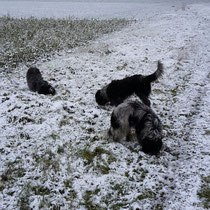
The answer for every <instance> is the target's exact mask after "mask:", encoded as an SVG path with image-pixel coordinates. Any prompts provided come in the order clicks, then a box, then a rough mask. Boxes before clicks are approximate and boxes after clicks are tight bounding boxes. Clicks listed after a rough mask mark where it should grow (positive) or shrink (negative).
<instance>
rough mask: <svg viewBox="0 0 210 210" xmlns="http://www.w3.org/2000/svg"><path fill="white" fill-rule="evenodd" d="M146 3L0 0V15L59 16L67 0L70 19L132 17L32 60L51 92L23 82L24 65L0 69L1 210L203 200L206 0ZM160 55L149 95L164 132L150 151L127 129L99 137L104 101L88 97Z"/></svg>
mask: <svg viewBox="0 0 210 210" xmlns="http://www.w3.org/2000/svg"><path fill="white" fill-rule="evenodd" d="M148 2H150V3H147V1H143V2H142V3H141V1H139V2H137V1H135V2H133V3H126V2H125V1H124V3H120V2H119V1H116V2H115V3H114V4H113V3H108V2H106V3H105V2H100V3H99V2H96V3H93V2H91V3H90V5H91V6H90V5H89V6H90V7H86V6H87V5H88V4H89V3H85V2H83V3H81V2H80V3H75V2H74V3H70V2H67V1H66V2H65V3H64V4H61V6H60V7H56V9H55V7H53V6H52V8H51V7H50V6H49V4H51V3H49V2H48V3H46V2H41V3H40V4H38V3H36V2H33V3H31V4H30V5H32V4H36V5H37V7H35V6H30V7H31V10H30V11H28V7H29V6H27V5H28V3H27V2H24V3H23V2H21V1H18V3H17V4H16V3H14V2H6V1H2V2H0V5H1V6H0V15H4V14H5V13H9V14H10V15H12V16H13V15H14V16H16V17H20V16H24V17H28V16H31V15H37V16H38V17H42V16H46V15H47V16H48V14H49V17H60V15H61V17H64V16H68V15H69V11H67V10H65V9H66V8H67V7H66V6H65V4H67V3H68V4H72V5H73V4H74V6H75V7H74V8H77V9H73V8H72V12H71V15H73V16H76V17H79V18H81V17H82V18H83V17H94V18H96V17H98V18H110V17H125V18H135V19H136V20H137V21H136V22H135V23H132V24H131V25H130V26H128V27H127V28H124V29H122V30H121V31H118V32H114V33H112V34H108V35H104V36H102V37H101V38H99V39H97V40H95V41H92V42H90V43H89V44H87V45H86V46H81V47H77V48H73V49H72V50H71V51H69V52H68V53H66V52H63V53H60V54H59V55H57V56H54V57H52V58H51V59H50V60H49V61H45V62H38V63H37V67H38V68H39V69H40V70H41V72H42V73H43V77H44V78H45V79H46V80H48V81H50V83H51V84H53V86H54V87H55V88H56V90H57V94H56V95H55V96H45V95H38V94H37V93H34V92H31V91H29V90H28V87H27V84H26V78H25V75H26V71H27V67H26V66H25V65H21V66H20V67H18V68H16V69H15V70H14V71H12V72H11V73H9V74H8V73H5V72H2V71H0V103H1V109H0V165H1V168H0V176H1V177H0V178H1V179H0V209H1V210H8V209H30V208H31V209H66V210H68V209H75V210H76V209H81V210H83V209H91V210H92V209H113V210H114V209H130V210H134V209H136V210H137V209H141V210H162V209H164V210H202V209H208V208H210V203H209V202H210V200H209V193H210V189H209V185H210V174H209V172H210V144H209V139H210V126H209V125H210V105H209V104H210V36H209V34H210V3H208V2H207V1H206V2H204V1H194V2H193V1H184V2H185V3H182V1H155V0H154V1H148ZM9 3H11V6H10V7H9V6H8V5H9ZM53 4H58V2H57V3H53ZM53 4H52V5H53ZM105 4H106V6H104V5H105ZM121 4H122V5H123V6H122V8H123V9H122V10H121V9H120V8H119V6H120V5H121ZM125 4H127V5H129V7H126V6H125ZM4 5H7V6H4ZM12 5H13V6H12ZM16 5H19V8H20V7H21V6H22V9H21V10H20V9H19V8H18V6H17V7H16ZM38 5H40V8H39V7H38ZM46 5H47V6H46ZM102 5H103V6H102ZM2 6H3V7H2ZM46 7H49V8H50V9H49V10H45V8H46ZM99 7H102V10H99ZM2 8H3V9H2ZM5 8H8V9H5ZM17 8H18V9H17ZM25 8H26V9H25ZM94 8H97V9H96V10H95V9H94ZM32 9H34V10H32ZM48 12H49V13H48ZM61 13H62V14H61ZM157 60H161V61H162V62H163V64H164V67H165V73H164V75H163V77H162V78H161V79H160V80H159V82H157V83H155V84H153V87H152V89H153V91H152V95H151V103H152V108H153V109H154V111H155V112H156V113H157V114H158V115H159V117H160V119H161V120H162V123H163V126H164V135H165V137H164V139H163V142H164V147H163V149H162V150H161V152H160V154H159V155H158V156H150V155H146V154H144V153H143V152H142V151H141V147H140V146H139V144H138V143H137V141H136V140H135V139H133V141H131V142H126V141H125V140H122V141H121V142H119V143H116V142H112V141H111V140H110V139H107V138H106V135H105V134H106V131H107V129H108V128H109V125H110V114H111V112H112V109H113V107H99V106H98V105H97V104H96V102H95V98H94V95H95V92H96V90H97V89H99V88H101V87H102V86H104V85H105V84H107V83H109V82H110V81H111V80H113V79H119V78H123V77H125V76H129V75H133V74H136V73H141V74H144V75H147V74H150V73H152V72H154V70H155V69H156V64H157Z"/></svg>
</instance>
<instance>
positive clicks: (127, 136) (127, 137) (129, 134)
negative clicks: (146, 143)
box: [126, 131, 132, 141]
mask: <svg viewBox="0 0 210 210" xmlns="http://www.w3.org/2000/svg"><path fill="white" fill-rule="evenodd" d="M131 139H132V135H131V131H129V132H128V133H127V135H126V141H131Z"/></svg>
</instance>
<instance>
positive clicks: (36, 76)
mask: <svg viewBox="0 0 210 210" xmlns="http://www.w3.org/2000/svg"><path fill="white" fill-rule="evenodd" d="M26 80H27V83H28V87H29V89H30V90H32V91H34V92H36V91H37V92H38V93H39V94H45V95H47V94H52V95H54V94H55V89H54V88H53V87H52V86H51V85H50V84H49V83H48V82H47V81H45V80H43V78H42V75H41V73H40V71H39V69H37V68H35V67H31V68H29V69H28V71H27V74H26Z"/></svg>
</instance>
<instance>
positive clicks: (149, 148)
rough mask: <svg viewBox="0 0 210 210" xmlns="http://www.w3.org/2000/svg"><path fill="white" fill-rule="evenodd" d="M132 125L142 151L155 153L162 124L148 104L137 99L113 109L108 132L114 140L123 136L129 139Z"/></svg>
mask: <svg viewBox="0 0 210 210" xmlns="http://www.w3.org/2000/svg"><path fill="white" fill-rule="evenodd" d="M132 127H133V128H134V129H135V132H136V137H137V139H138V142H139V143H140V145H141V146H142V150H143V152H145V153H149V154H157V153H158V152H159V151H160V149H161V147H162V138H163V134H162V124H161V121H160V119H159V118H158V116H157V115H156V114H155V113H154V112H153V110H152V109H151V108H150V107H149V106H146V105H145V104H143V103H141V102H139V101H126V102H124V103H122V104H120V105H119V106H117V107H116V108H115V109H114V110H113V112H112V115H111V127H110V129H109V132H108V134H109V136H111V137H112V138H113V139H114V141H119V140H120V139H122V138H124V137H126V138H127V139H129V136H130V131H131V128H132Z"/></svg>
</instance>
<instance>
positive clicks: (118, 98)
mask: <svg viewBox="0 0 210 210" xmlns="http://www.w3.org/2000/svg"><path fill="white" fill-rule="evenodd" d="M162 74H163V64H162V63H161V62H160V61H158V65H157V70H156V71H155V72H154V73H153V74H151V75H147V76H143V75H141V74H136V75H133V76H131V77H126V78H124V79H121V80H113V81H112V82H111V83H110V84H108V85H107V86H105V87H104V88H102V89H101V90H98V91H97V92H96V94H95V99H96V102H97V103H98V104H99V105H105V104H106V103H108V102H110V103H111V104H112V105H115V106H116V105H118V104H120V103H122V102H123V101H124V100H125V99H126V98H128V97H129V96H131V95H132V94H133V93H135V94H136V95H137V96H138V97H139V98H140V99H141V100H142V102H143V103H144V104H146V105H148V106H150V101H149V99H148V97H149V95H150V93H151V83H152V82H154V81H156V80H157V79H158V78H159V77H160V76H161V75H162Z"/></svg>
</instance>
